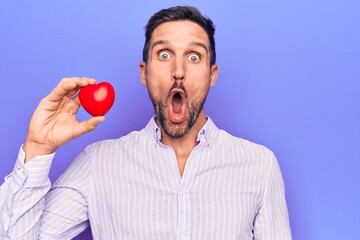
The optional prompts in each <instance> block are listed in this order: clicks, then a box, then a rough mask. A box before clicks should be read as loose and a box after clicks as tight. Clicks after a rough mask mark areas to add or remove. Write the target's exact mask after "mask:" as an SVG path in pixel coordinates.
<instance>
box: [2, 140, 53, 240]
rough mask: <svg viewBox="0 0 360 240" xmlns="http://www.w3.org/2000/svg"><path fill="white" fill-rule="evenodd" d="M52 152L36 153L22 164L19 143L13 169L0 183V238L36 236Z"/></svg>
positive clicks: (35, 237)
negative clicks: (38, 154)
mask: <svg viewBox="0 0 360 240" xmlns="http://www.w3.org/2000/svg"><path fill="white" fill-rule="evenodd" d="M54 155H55V153H53V154H49V155H44V156H38V157H35V158H34V159H32V160H31V161H29V162H28V163H26V164H24V159H25V153H24V151H23V149H22V146H21V148H20V151H19V154H18V158H17V160H16V163H15V166H14V169H13V171H12V172H11V174H9V175H8V176H6V177H5V182H4V183H3V184H2V185H1V187H0V210H1V211H0V239H37V235H38V231H39V226H40V218H41V214H42V212H43V209H44V207H45V199H44V196H45V194H46V193H47V192H48V191H49V189H50V186H51V183H50V180H49V178H48V174H49V171H50V166H51V163H52V160H53V158H54Z"/></svg>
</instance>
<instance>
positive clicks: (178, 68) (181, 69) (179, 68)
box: [172, 59, 186, 81]
mask: <svg viewBox="0 0 360 240" xmlns="http://www.w3.org/2000/svg"><path fill="white" fill-rule="evenodd" d="M185 72H186V66H185V63H184V62H183V60H182V59H176V60H175V61H174V62H173V69H172V80H174V81H184V80H185Z"/></svg>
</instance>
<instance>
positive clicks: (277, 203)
mask: <svg viewBox="0 0 360 240" xmlns="http://www.w3.org/2000/svg"><path fill="white" fill-rule="evenodd" d="M272 160H273V161H272V166H271V168H270V170H269V172H268V176H267V177H266V178H265V189H264V195H263V199H262V204H261V206H260V209H259V212H258V214H257V216H256V218H255V222H254V239H255V240H291V239H292V238H291V230H290V224H289V216H288V210H287V206H286V200H285V187H284V182H283V178H282V175H281V171H280V167H279V165H278V162H277V160H276V158H275V157H273V159H272Z"/></svg>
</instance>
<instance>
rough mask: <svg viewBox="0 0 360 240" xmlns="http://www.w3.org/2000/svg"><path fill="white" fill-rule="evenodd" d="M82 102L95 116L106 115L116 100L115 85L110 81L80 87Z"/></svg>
mask: <svg viewBox="0 0 360 240" xmlns="http://www.w3.org/2000/svg"><path fill="white" fill-rule="evenodd" d="M79 98H80V103H81V105H82V106H83V108H84V109H85V110H86V111H87V112H88V113H89V114H91V115H93V116H94V117H97V116H104V115H105V114H106V113H107V112H108V111H109V110H110V108H111V107H112V105H113V103H114V100H115V90H114V87H113V86H112V85H111V84H110V83H108V82H101V83H98V84H95V85H87V86H85V87H83V88H81V89H80V92H79Z"/></svg>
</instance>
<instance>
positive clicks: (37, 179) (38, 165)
mask: <svg viewBox="0 0 360 240" xmlns="http://www.w3.org/2000/svg"><path fill="white" fill-rule="evenodd" d="M54 157H55V153H52V154H48V155H41V156H36V157H34V158H33V159H31V161H28V162H27V163H26V164H25V163H24V160H25V152H24V150H23V145H21V147H20V150H19V154H18V158H17V161H16V163H15V166H14V170H13V173H12V175H13V180H14V183H15V184H16V185H17V186H18V187H21V186H23V185H24V186H27V187H31V186H39V185H42V184H44V183H47V180H48V176H49V172H50V167H51V163H52V161H53V159H54Z"/></svg>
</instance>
